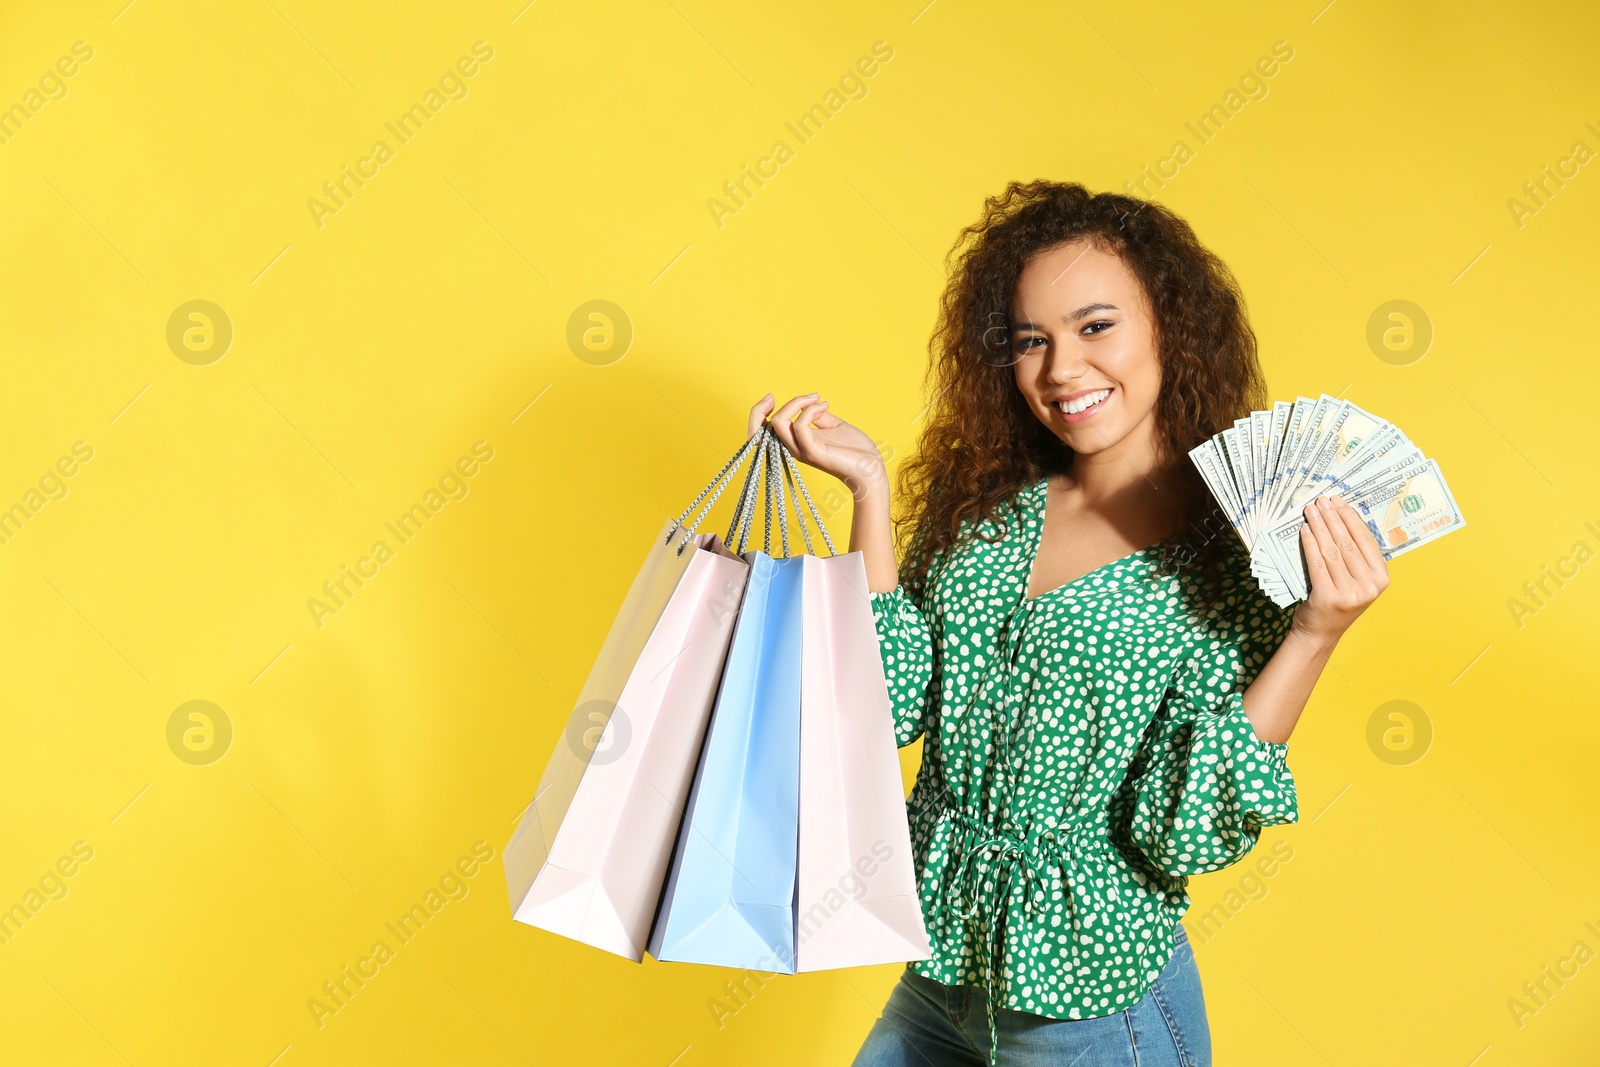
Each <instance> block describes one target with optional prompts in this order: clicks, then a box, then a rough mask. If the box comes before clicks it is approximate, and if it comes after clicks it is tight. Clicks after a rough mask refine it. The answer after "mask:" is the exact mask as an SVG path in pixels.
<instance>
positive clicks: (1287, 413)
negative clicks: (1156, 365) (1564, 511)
mask: <svg viewBox="0 0 1600 1067" xmlns="http://www.w3.org/2000/svg"><path fill="white" fill-rule="evenodd" d="M1189 458H1190V460H1191V462H1193V463H1194V465H1195V468H1196V469H1197V470H1198V471H1199V473H1200V477H1201V480H1202V481H1203V482H1204V483H1205V485H1206V488H1207V489H1209V490H1210V491H1211V495H1212V496H1213V497H1215V498H1216V501H1217V505H1218V507H1219V509H1220V510H1221V512H1222V514H1223V517H1224V518H1225V519H1226V520H1227V522H1228V525H1229V526H1230V527H1231V528H1232V530H1233V532H1234V535H1235V536H1237V537H1238V538H1239V539H1240V540H1241V541H1243V542H1244V544H1245V547H1247V548H1248V549H1249V550H1250V572H1251V574H1252V576H1254V578H1255V579H1256V581H1257V583H1258V584H1259V585H1260V587H1261V589H1262V591H1263V592H1264V593H1266V594H1267V596H1269V597H1270V598H1271V599H1272V601H1273V602H1274V603H1275V604H1277V605H1278V606H1279V607H1288V606H1289V605H1291V604H1294V603H1295V602H1297V601H1300V600H1304V599H1306V598H1307V597H1308V596H1310V595H1311V579H1310V576H1309V574H1308V572H1307V570H1306V562H1305V553H1304V550H1303V549H1302V547H1301V544H1300V530H1301V528H1302V527H1303V526H1305V524H1306V520H1305V514H1304V511H1303V509H1304V507H1305V506H1306V505H1307V504H1309V503H1310V502H1311V501H1313V500H1315V499H1317V498H1318V497H1320V496H1324V495H1332V496H1337V497H1339V498H1341V499H1343V500H1344V501H1345V502H1346V503H1347V504H1349V505H1350V506H1351V507H1352V508H1353V509H1354V510H1355V513H1356V516H1357V517H1358V518H1359V519H1360V520H1361V521H1362V522H1363V523H1364V524H1366V526H1367V529H1368V530H1369V531H1371V533H1372V537H1373V539H1374V541H1376V543H1377V545H1378V548H1379V551H1380V552H1382V554H1383V557H1384V559H1386V560H1389V559H1393V558H1395V557H1396V556H1399V555H1402V554H1404V553H1406V552H1409V551H1411V549H1413V548H1416V547H1417V546H1418V545H1423V544H1427V543H1428V542H1429V541H1433V540H1437V539H1438V538H1440V537H1443V536H1444V535H1445V534H1447V533H1451V532H1453V531H1455V530H1459V529H1461V528H1462V527H1463V526H1465V525H1466V519H1465V517H1464V516H1463V515H1462V513H1461V508H1460V505H1459V504H1457V502H1456V499H1455V496H1454V494H1452V493H1451V492H1450V487H1449V485H1448V484H1447V483H1446V482H1445V479H1444V474H1443V473H1442V472H1441V471H1440V470H1439V464H1438V462H1437V461H1436V460H1433V459H1430V458H1428V457H1427V456H1424V455H1423V453H1422V450H1421V449H1420V448H1418V447H1417V446H1416V445H1415V444H1414V443H1412V441H1411V440H1410V438H1408V437H1407V436H1406V435H1405V434H1404V433H1403V432H1402V431H1401V430H1400V428H1399V427H1398V426H1395V425H1394V424H1393V423H1391V422H1389V421H1388V420H1387V419H1384V418H1381V417H1380V416H1377V415H1374V414H1372V413H1371V412H1370V411H1367V410H1366V409H1364V408H1362V407H1359V406H1358V405H1356V404H1353V403H1351V402H1350V401H1348V400H1340V399H1339V398H1338V397H1335V396H1330V395H1329V394H1327V393H1322V394H1321V395H1320V396H1317V397H1307V396H1299V397H1296V398H1295V399H1294V400H1293V401H1286V400H1280V401H1277V402H1275V403H1274V404H1273V405H1272V407H1271V408H1270V409H1267V410H1262V411H1252V412H1250V414H1249V415H1247V416H1245V417H1243V418H1240V419H1236V420H1234V422H1233V425H1231V426H1229V427H1228V428H1227V429H1225V430H1223V431H1221V432H1220V433H1217V434H1215V435H1213V436H1212V437H1210V438H1208V439H1207V440H1205V441H1203V442H1201V443H1200V444H1199V445H1196V446H1195V447H1194V448H1193V449H1191V450H1190V451H1189Z"/></svg>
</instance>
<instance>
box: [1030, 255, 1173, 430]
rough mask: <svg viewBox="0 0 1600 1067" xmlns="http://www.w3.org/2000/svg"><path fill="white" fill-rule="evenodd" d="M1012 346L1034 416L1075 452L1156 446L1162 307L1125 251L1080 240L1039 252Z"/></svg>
mask: <svg viewBox="0 0 1600 1067" xmlns="http://www.w3.org/2000/svg"><path fill="white" fill-rule="evenodd" d="M1011 355H1012V358H1013V360H1014V361H1015V362H1014V363H1013V366H1012V370H1013V372H1014V374H1015V376H1016V383H1017V389H1018V390H1019V391H1020V392H1021V393H1022V395H1023V397H1024V398H1026V400H1027V401H1028V406H1029V407H1030V408H1031V409H1032V410H1033V413H1034V416H1035V417H1036V418H1038V420H1039V421H1040V422H1042V423H1044V424H1045V425H1046V426H1048V427H1049V428H1050V432H1051V433H1053V434H1055V435H1056V437H1058V438H1060V439H1061V441H1062V442H1063V443H1064V444H1066V445H1067V446H1068V447H1069V448H1071V449H1072V451H1073V452H1074V453H1077V454H1078V455H1079V456H1090V455H1094V454H1096V453H1101V452H1106V451H1108V450H1115V451H1116V452H1118V453H1120V454H1122V455H1123V456H1125V457H1129V458H1133V457H1138V458H1139V459H1141V460H1142V459H1145V458H1147V457H1150V456H1153V455H1155V450H1156V400H1157V398H1158V397H1159V395H1160V391H1161V364H1160V361H1159V358H1158V356H1157V340H1156V324H1155V316H1154V313H1153V311H1152V310H1151V308H1150V302H1149V300H1148V298H1147V297H1146V296H1145V291H1144V285H1143V283H1141V282H1140V281H1139V278H1138V276H1137V275H1135V274H1134V273H1133V271H1131V270H1130V269H1129V268H1128V266H1127V264H1125V263H1124V262H1123V261H1122V259H1121V258H1120V257H1119V256H1117V255H1116V254H1114V253H1112V252H1107V251H1103V250H1102V249H1100V248H1098V247H1096V246H1094V245H1092V244H1090V243H1089V242H1087V241H1084V240H1077V241H1071V242H1068V243H1066V244H1063V245H1060V246H1057V247H1056V248H1052V249H1048V250H1046V251H1044V252H1040V253H1039V254H1037V255H1035V256H1034V257H1033V258H1032V259H1030V260H1029V261H1028V263H1027V265H1026V266H1025V267H1024V268H1023V270H1022V276H1021V277H1020V278H1019V279H1018V280H1017V288H1016V292H1015V294H1014V295H1013V296H1012V302H1011ZM1062 401H1065V402H1066V405H1065V408H1063V405H1062V403H1061V402H1062ZM1080 409H1081V410H1080Z"/></svg>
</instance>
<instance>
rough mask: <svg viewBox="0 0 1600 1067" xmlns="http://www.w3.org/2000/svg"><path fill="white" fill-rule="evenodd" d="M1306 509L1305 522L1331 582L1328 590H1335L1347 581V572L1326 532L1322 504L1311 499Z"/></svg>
mask: <svg viewBox="0 0 1600 1067" xmlns="http://www.w3.org/2000/svg"><path fill="white" fill-rule="evenodd" d="M1307 510H1308V512H1309V514H1308V516H1307V518H1306V524H1307V525H1308V526H1310V527H1311V536H1312V537H1313V538H1314V539H1315V540H1316V542H1317V551H1318V552H1319V553H1321V555H1322V562H1323V565H1324V567H1325V569H1326V571H1327V575H1328V580H1329V582H1330V583H1331V584H1332V590H1330V591H1337V590H1338V589H1339V588H1341V587H1342V586H1343V585H1344V584H1345V583H1346V582H1348V581H1349V572H1348V571H1347V570H1345V567H1344V564H1343V563H1342V562H1341V561H1340V559H1339V546H1338V545H1336V544H1334V541H1333V535H1332V534H1330V533H1329V532H1328V521H1327V520H1326V519H1325V518H1323V510H1322V504H1321V503H1320V502H1319V501H1317V500H1313V501H1312V502H1311V503H1310V504H1309V505H1308V508H1307Z"/></svg>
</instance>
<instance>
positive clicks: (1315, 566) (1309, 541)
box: [1300, 518, 1333, 589]
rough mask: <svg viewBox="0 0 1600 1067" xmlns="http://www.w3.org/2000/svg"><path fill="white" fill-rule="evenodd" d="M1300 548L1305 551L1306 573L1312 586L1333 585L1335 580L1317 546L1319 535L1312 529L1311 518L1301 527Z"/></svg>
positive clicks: (1313, 587) (1315, 587)
mask: <svg viewBox="0 0 1600 1067" xmlns="http://www.w3.org/2000/svg"><path fill="white" fill-rule="evenodd" d="M1300 550H1301V551H1302V552H1304V553H1305V557H1306V575H1307V577H1309V578H1310V580H1311V588H1312V589H1317V588H1320V587H1322V586H1325V585H1332V584H1333V580H1332V579H1331V578H1329V577H1328V564H1327V561H1326V560H1324V559H1323V558H1322V551H1321V550H1320V549H1319V548H1317V535H1316V532H1315V531H1313V530H1312V529H1311V522H1310V519H1309V518H1308V519H1307V520H1306V524H1305V525H1304V526H1302V527H1300Z"/></svg>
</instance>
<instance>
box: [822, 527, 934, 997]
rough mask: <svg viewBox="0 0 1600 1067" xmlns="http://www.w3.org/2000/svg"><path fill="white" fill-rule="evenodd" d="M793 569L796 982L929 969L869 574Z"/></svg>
mask: <svg viewBox="0 0 1600 1067" xmlns="http://www.w3.org/2000/svg"><path fill="white" fill-rule="evenodd" d="M802 558H803V559H804V561H805V566H804V580H803V593H802V603H803V609H802V615H803V617H804V623H803V626H802V637H801V646H802V649H803V652H802V655H801V681H800V851H799V887H798V898H797V901H796V904H795V912H796V916H795V921H796V942H797V955H796V961H795V970H797V971H817V970H823V969H826V968H831V967H860V966H867V965H870V964H878V963H899V962H904V961H908V960H923V959H927V958H929V956H931V955H932V950H931V948H930V947H929V944H928V931H927V928H926V927H925V926H924V924H923V920H922V904H921V902H920V900H919V899H918V896H917V882H916V874H915V868H914V864H913V861H912V855H911V835H910V831H909V829H908V827H907V823H906V802H905V794H904V793H903V791H902V788H901V784H900V759H899V751H898V749H897V748H896V747H895V740H894V723H893V711H892V709H891V706H890V702H889V689H888V683H887V681H886V680H885V678H884V673H883V660H882V658H881V657H880V655H879V653H878V637H877V631H876V629H875V627H874V624H873V619H872V604H871V601H870V600H868V589H867V569H866V562H865V559H864V557H863V556H862V554H861V553H860V552H847V553H845V554H844V555H832V556H826V557H818V556H805V557H802Z"/></svg>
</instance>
